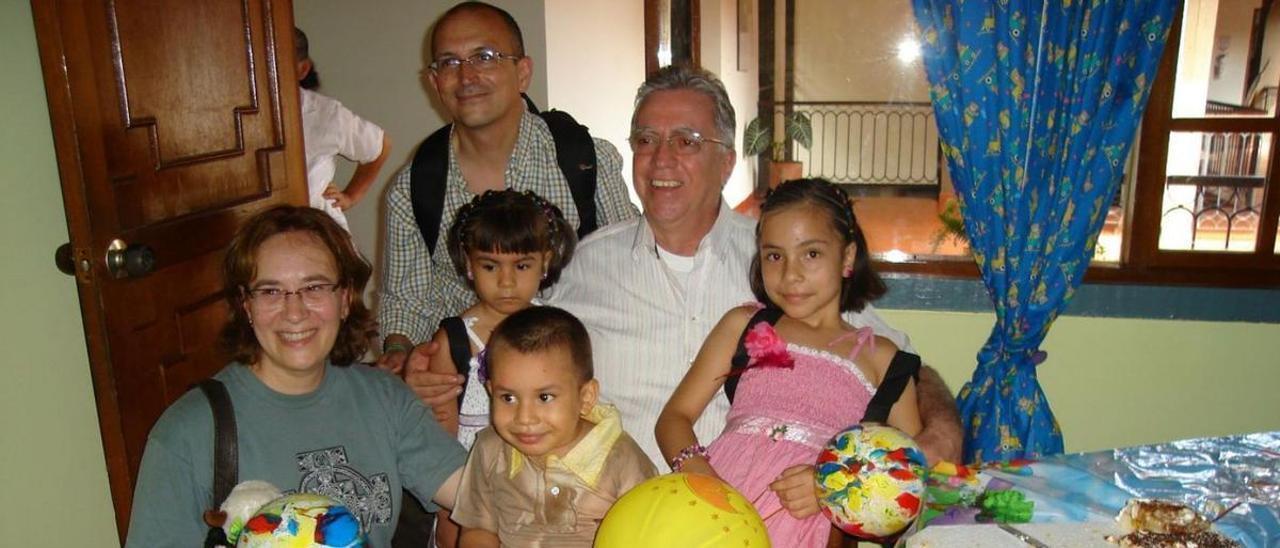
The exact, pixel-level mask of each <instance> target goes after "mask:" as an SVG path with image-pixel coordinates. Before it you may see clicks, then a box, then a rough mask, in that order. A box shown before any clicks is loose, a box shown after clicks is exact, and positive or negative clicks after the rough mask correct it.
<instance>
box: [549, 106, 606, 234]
mask: <svg viewBox="0 0 1280 548" xmlns="http://www.w3.org/2000/svg"><path fill="white" fill-rule="evenodd" d="M539 116H542V119H543V120H544V121H545V122H546V123H547V128H548V129H550V130H551V136H552V137H553V139H554V140H555V143H556V163H558V164H560V172H561V173H564V178H565V181H566V182H567V183H568V184H569V193H570V194H572V195H573V204H574V205H575V206H577V207H578V238H582V237H584V236H586V235H587V234H590V233H592V232H594V231H595V229H596V228H597V227H598V226H599V225H598V221H597V218H596V172H597V170H596V143H595V140H593V139H592V138H591V133H589V132H588V131H587V126H584V125H582V124H579V123H578V121H577V120H574V119H573V117H572V116H570V115H569V113H567V112H564V111H562V110H548V111H546V112H543V113H540V114H539Z"/></svg>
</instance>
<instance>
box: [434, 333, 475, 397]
mask: <svg viewBox="0 0 1280 548" xmlns="http://www.w3.org/2000/svg"><path fill="white" fill-rule="evenodd" d="M440 329H443V330H444V334H445V338H447V339H449V357H450V358H453V366H454V367H455V368H457V370H458V374H459V375H462V376H463V378H466V379H468V380H464V381H462V392H459V393H458V407H459V408H461V407H462V398H463V397H465V396H466V395H467V382H469V379H470V377H468V375H469V374H470V373H471V338H470V337H467V325H466V324H464V323H462V318H459V317H457V316H449V317H448V318H445V319H443V320H440Z"/></svg>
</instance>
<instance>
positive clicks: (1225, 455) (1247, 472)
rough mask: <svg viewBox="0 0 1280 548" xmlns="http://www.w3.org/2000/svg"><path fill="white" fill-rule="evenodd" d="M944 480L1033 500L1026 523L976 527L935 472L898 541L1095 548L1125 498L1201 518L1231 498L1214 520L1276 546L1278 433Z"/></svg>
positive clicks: (1112, 527) (1222, 528)
mask: <svg viewBox="0 0 1280 548" xmlns="http://www.w3.org/2000/svg"><path fill="white" fill-rule="evenodd" d="M962 472H963V469H962ZM950 479H951V481H952V486H956V487H957V489H960V490H969V491H971V492H978V493H988V492H991V491H994V490H999V489H1010V488H1011V489H1013V490H1015V491H1017V492H1019V493H1021V494H1022V496H1024V497H1025V499H1026V500H1027V501H1030V502H1031V503H1033V504H1034V506H1033V510H1032V512H1031V516H1030V522H1029V523H1013V524H1012V525H1014V527H1015V528H1016V531H1015V532H1008V531H1005V530H1001V529H1000V528H999V527H998V526H996V525H992V524H986V525H984V522H986V521H988V520H987V516H986V515H981V516H980V515H979V511H978V510H977V509H975V508H973V507H971V506H969V505H967V504H965V503H960V504H956V503H955V500H945V499H947V497H948V496H951V497H952V499H954V494H955V493H954V490H952V492H951V493H950V495H948V494H947V491H948V490H947V489H946V484H947V480H948V478H946V477H945V476H942V475H935V477H933V478H931V480H930V482H931V485H933V486H935V487H940V489H935V488H931V489H930V490H929V493H928V494H927V495H926V499H925V500H926V508H929V507H932V511H930V510H926V513H925V515H924V519H921V520H918V521H917V522H916V523H915V524H914V525H913V526H912V527H911V528H910V529H908V531H907V532H906V534H904V535H903V537H902V539H901V542H900V543H899V544H900V545H905V546H909V547H910V546H947V545H957V544H955V543H956V542H965V543H969V542H979V543H981V544H983V545H987V546H1004V545H1008V546H1027V545H1029V544H1030V545H1032V546H1035V545H1037V544H1036V542H1039V543H1042V544H1045V545H1049V546H1060V545H1079V543H1080V542H1081V539H1083V538H1086V537H1087V538H1088V539H1091V540H1090V542H1093V541H1100V542H1095V543H1094V544H1097V545H1102V546H1105V545H1106V541H1105V540H1103V538H1102V537H1104V536H1105V535H1106V534H1114V533H1117V532H1119V529H1118V527H1117V526H1116V524H1115V519H1114V518H1115V516H1116V514H1117V513H1119V511H1120V509H1121V508H1123V507H1124V506H1125V504H1126V503H1127V502H1128V501H1129V500H1130V499H1133V498H1152V499H1163V500H1169V501H1175V502H1181V503H1184V504H1187V505H1188V506H1190V507H1191V508H1194V509H1195V510H1197V511H1198V512H1200V514H1201V515H1204V516H1206V517H1213V516H1216V515H1217V514H1218V513H1220V512H1222V511H1223V510H1225V509H1227V508H1229V507H1230V506H1231V505H1233V504H1235V503H1237V502H1239V503H1240V504H1239V506H1237V507H1235V508H1234V509H1232V510H1231V512H1230V513H1228V514H1227V515H1225V516H1223V517H1222V519H1221V520H1219V521H1218V522H1217V523H1216V524H1215V525H1214V527H1215V528H1216V529H1217V530H1218V531H1219V532H1221V533H1222V534H1224V535H1226V536H1228V537H1230V538H1232V539H1234V540H1236V541H1237V542H1239V543H1241V544H1242V545H1243V546H1246V547H1250V548H1267V547H1276V546H1280V431H1278V432H1262V433H1256V434H1245V435H1238V436H1224V437H1215V438H1200V439H1191V440H1183V441H1175V442H1170V443H1159V444H1153V445H1144V446H1139V447H1129V448H1124V449H1111V450H1104V451H1093V452H1088V453H1074V454H1064V455H1055V456H1052V457H1047V458H1044V459H1041V460H1039V461H1034V462H1021V463H1012V464H1010V463H1004V464H1000V465H988V466H983V467H981V468H979V469H977V470H975V471H973V473H972V475H971V476H970V477H968V478H950ZM966 502H969V503H971V502H972V497H968V498H967V500H966ZM1017 532H1022V533H1026V534H1027V535H1028V536H1030V537H1031V539H1032V540H1030V541H1028V540H1025V539H1019V538H1018V537H1017V536H1015V535H1016V533H1017ZM1073 535H1074V536H1073Z"/></svg>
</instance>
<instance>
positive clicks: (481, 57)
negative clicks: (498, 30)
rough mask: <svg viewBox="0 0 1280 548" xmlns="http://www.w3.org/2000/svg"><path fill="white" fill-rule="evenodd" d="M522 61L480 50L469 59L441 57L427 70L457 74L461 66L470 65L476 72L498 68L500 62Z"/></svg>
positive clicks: (517, 56) (517, 58)
mask: <svg viewBox="0 0 1280 548" xmlns="http://www.w3.org/2000/svg"><path fill="white" fill-rule="evenodd" d="M521 59H524V56H523V55H507V54H505V53H499V52H496V51H493V50H491V49H482V50H480V51H478V52H476V53H473V54H471V55H470V56H469V57H466V58H462V57H441V58H439V59H436V60H435V61H432V62H431V64H430V65H427V68H430V69H431V70H432V71H434V72H435V73H436V74H457V73H458V71H459V70H461V69H462V65H471V66H472V67H475V68H476V69H478V70H493V69H495V68H497V67H498V63H499V62H500V61H506V60H511V61H519V60H521Z"/></svg>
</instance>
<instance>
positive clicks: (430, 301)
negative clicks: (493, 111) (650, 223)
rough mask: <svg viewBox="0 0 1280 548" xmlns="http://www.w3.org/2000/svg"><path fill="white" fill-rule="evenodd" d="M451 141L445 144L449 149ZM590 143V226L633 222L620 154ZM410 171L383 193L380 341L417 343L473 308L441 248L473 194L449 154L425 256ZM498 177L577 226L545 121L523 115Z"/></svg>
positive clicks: (633, 210)
mask: <svg viewBox="0 0 1280 548" xmlns="http://www.w3.org/2000/svg"><path fill="white" fill-rule="evenodd" d="M452 142H453V141H452V139H450V150H451V151H452V146H453V144H452ZM595 145H596V147H595V148H596V162H597V169H596V173H597V176H596V179H597V183H596V217H597V222H598V223H599V225H600V226H605V225H608V224H611V223H616V222H618V221H624V220H627V219H630V218H633V217H637V216H639V212H638V211H637V210H636V207H635V206H634V205H633V204H632V203H631V200H630V198H629V197H628V195H627V188H626V182H625V181H624V180H623V179H622V156H621V155H619V154H618V150H617V149H616V148H614V147H613V145H611V144H609V142H608V141H604V140H602V139H596V140H595ZM411 167H412V164H410V165H407V166H405V168H404V169H402V170H400V173H398V174H396V178H395V180H394V181H392V183H391V190H390V191H389V192H387V197H386V214H387V218H386V224H385V226H384V234H383V236H384V238H383V241H384V242H385V244H386V247H385V248H384V249H385V251H384V252H383V254H382V255H383V258H384V261H383V264H382V283H381V284H380V287H379V298H378V322H379V324H380V331H381V332H382V334H383V335H390V334H400V335H404V336H406V337H409V339H410V340H412V341H414V342H415V343H419V342H422V341H424V340H426V339H427V338H429V337H430V335H431V334H432V333H433V332H435V329H436V327H437V326H438V325H439V323H440V320H441V319H442V318H444V317H446V316H452V315H456V314H458V313H460V312H462V311H463V310H466V309H467V307H469V306H471V304H472V303H473V302H475V294H474V293H472V291H471V289H470V288H469V287H468V286H467V284H466V282H465V280H463V279H462V278H461V277H460V276H458V274H457V272H455V271H454V269H453V262H452V261H451V260H450V259H449V252H448V249H447V248H446V245H447V244H446V243H445V238H446V235H447V234H448V227H449V226H450V225H452V224H453V218H454V214H455V213H457V211H458V208H460V207H462V205H463V204H465V203H467V202H468V201H470V200H471V198H473V197H474V194H472V193H471V192H470V191H469V190H467V183H466V181H465V180H463V178H462V171H461V170H460V169H458V162H457V159H456V158H455V157H454V155H453V154H450V155H449V175H448V180H447V181H446V182H445V184H447V185H448V186H447V187H446V190H445V194H444V211H443V212H442V214H441V219H440V226H441V230H440V234H439V237H438V238H437V241H436V245H435V249H436V252H435V255H434V256H428V255H427V245H426V242H424V241H423V237H422V232H421V231H420V230H418V224H417V221H416V219H415V218H414V215H413V202H412V200H411V198H410V197H409V185H410V181H409V179H410V177H411V173H410V171H411ZM504 179H505V181H506V185H507V187H508V188H514V189H517V190H531V191H533V192H536V193H538V195H539V196H542V197H543V198H545V199H546V200H547V201H549V202H551V203H553V204H556V205H557V206H559V207H560V210H561V211H562V212H564V216H565V218H566V219H568V221H569V223H571V224H572V225H573V226H575V227H576V226H578V224H579V221H578V208H577V206H576V205H575V204H574V202H573V194H572V193H570V191H569V184H568V182H567V181H565V178H564V174H563V173H561V172H560V166H559V164H557V163H556V149H555V141H553V140H552V137H551V131H550V130H549V129H547V124H546V122H543V121H542V119H541V118H539V117H538V116H537V115H535V114H532V113H529V112H526V113H524V116H523V117H521V119H520V133H519V134H518V135H517V136H516V144H515V149H514V150H513V151H512V152H511V160H510V161H509V163H508V164H507V170H506V173H505V174H504ZM419 184H429V183H426V182H420V183H419Z"/></svg>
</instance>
